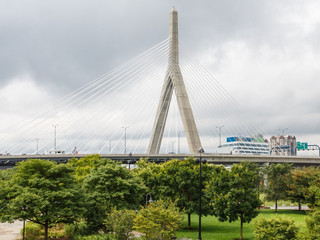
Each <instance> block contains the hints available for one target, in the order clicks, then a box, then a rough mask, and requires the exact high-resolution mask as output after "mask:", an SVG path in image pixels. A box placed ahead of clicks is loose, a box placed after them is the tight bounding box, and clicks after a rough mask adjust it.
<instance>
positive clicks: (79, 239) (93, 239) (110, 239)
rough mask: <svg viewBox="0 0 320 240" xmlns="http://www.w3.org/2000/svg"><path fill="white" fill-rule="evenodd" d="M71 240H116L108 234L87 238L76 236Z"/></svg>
mask: <svg viewBox="0 0 320 240" xmlns="http://www.w3.org/2000/svg"><path fill="white" fill-rule="evenodd" d="M73 240H116V239H115V238H114V237H113V236H112V235H110V234H92V235H88V236H81V235H77V236H75V237H74V238H73Z"/></svg>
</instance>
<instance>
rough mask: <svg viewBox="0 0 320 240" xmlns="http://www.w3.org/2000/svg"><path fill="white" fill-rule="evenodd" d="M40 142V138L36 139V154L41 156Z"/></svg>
mask: <svg viewBox="0 0 320 240" xmlns="http://www.w3.org/2000/svg"><path fill="white" fill-rule="evenodd" d="M39 140H40V138H36V141H37V152H36V154H37V155H38V154H39V152H38V151H39Z"/></svg>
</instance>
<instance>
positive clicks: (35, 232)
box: [20, 222, 41, 240]
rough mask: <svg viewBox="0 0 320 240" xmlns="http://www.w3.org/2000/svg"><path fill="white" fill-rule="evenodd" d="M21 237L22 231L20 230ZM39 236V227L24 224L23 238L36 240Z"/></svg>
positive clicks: (37, 225)
mask: <svg viewBox="0 0 320 240" xmlns="http://www.w3.org/2000/svg"><path fill="white" fill-rule="evenodd" d="M20 234H21V236H22V235H23V229H21V230H20ZM40 236H41V225H39V224H37V223H33V222H26V225H25V237H26V239H32V240H34V239H38V238H40Z"/></svg>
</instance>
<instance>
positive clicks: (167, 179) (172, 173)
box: [136, 158, 213, 228]
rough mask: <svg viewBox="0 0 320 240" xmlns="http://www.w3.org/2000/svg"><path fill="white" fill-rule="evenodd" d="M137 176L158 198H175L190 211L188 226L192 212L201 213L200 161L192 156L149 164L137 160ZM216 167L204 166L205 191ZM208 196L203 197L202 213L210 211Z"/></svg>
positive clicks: (179, 204)
mask: <svg viewBox="0 0 320 240" xmlns="http://www.w3.org/2000/svg"><path fill="white" fill-rule="evenodd" d="M138 166H139V169H137V170H136V172H137V173H138V175H139V176H140V177H141V179H143V181H144V182H145V183H146V185H147V187H148V188H149V192H150V193H151V194H152V196H153V197H154V198H155V199H167V198H169V199H170V200H171V201H175V202H176V204H177V206H178V207H179V208H180V210H181V211H184V212H185V213H187V214H188V228H191V214H192V213H194V212H197V213H198V212H199V196H200V195H199V164H198V163H196V161H195V160H194V159H192V158H189V159H185V160H179V159H173V160H170V161H167V162H165V163H163V164H155V163H148V162H147V161H146V160H143V161H140V162H139V163H138ZM212 169H213V166H211V165H208V164H203V165H202V179H203V180H202V182H203V185H202V190H204V189H205V187H206V186H207V183H208V180H209V179H210V178H211V174H212V171H213V170H212ZM211 213H212V211H211V208H210V207H209V199H208V198H207V197H206V195H203V196H202V214H203V215H208V214H211Z"/></svg>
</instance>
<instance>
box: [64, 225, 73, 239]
mask: <svg viewBox="0 0 320 240" xmlns="http://www.w3.org/2000/svg"><path fill="white" fill-rule="evenodd" d="M75 234H76V226H75V225H74V224H65V225H64V236H65V237H68V238H73V236H74V235H75Z"/></svg>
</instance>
